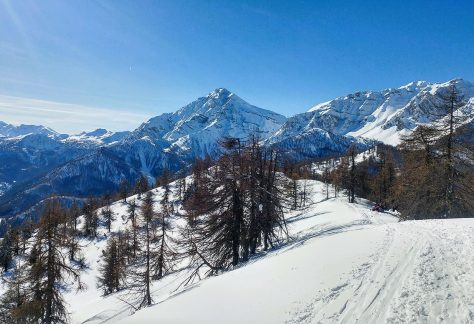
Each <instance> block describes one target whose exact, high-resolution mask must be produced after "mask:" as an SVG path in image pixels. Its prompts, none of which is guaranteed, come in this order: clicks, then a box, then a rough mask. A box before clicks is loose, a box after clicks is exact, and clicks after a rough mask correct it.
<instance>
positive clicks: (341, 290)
mask: <svg viewBox="0 0 474 324" xmlns="http://www.w3.org/2000/svg"><path fill="white" fill-rule="evenodd" d="M310 187H311V190H312V191H313V196H314V201H315V202H316V203H315V204H314V205H313V206H311V207H310V208H307V209H306V210H304V211H299V212H292V213H289V214H288V215H287V220H288V225H289V228H290V233H291V238H290V239H289V241H288V243H286V244H284V245H282V246H280V247H278V248H275V249H274V250H272V251H270V252H267V253H266V254H263V253H262V254H260V255H259V256H257V257H255V258H253V259H252V260H251V261H250V262H248V263H247V264H245V265H242V266H241V267H239V268H237V269H234V270H232V271H228V272H225V273H223V274H221V275H219V276H216V277H211V278H208V279H205V280H202V281H200V282H197V283H195V284H193V285H190V286H188V287H181V288H179V289H178V290H176V289H177V287H178V286H179V285H180V284H181V283H182V282H183V280H184V279H185V278H186V276H187V274H188V272H187V271H180V272H177V273H174V274H172V275H168V276H167V277H165V278H164V279H163V280H161V281H157V282H154V284H153V299H154V302H155V305H154V306H152V307H149V308H146V309H142V310H140V311H138V312H136V313H133V311H132V310H131V309H130V307H129V306H128V305H126V304H125V303H124V302H122V301H121V300H120V299H124V298H125V299H126V298H127V295H126V292H122V293H117V294H113V295H110V296H108V297H106V298H104V297H101V292H100V291H99V290H97V289H96V276H97V267H98V265H99V255H100V253H101V250H102V249H103V248H104V246H105V244H106V238H105V236H104V237H103V239H102V240H98V241H93V242H91V241H86V240H84V241H83V242H82V243H83V244H84V245H86V246H85V248H84V252H85V255H86V257H87V260H88V263H89V265H90V269H89V270H88V271H86V272H85V273H83V275H82V279H83V281H84V282H85V283H86V284H87V285H88V289H87V290H86V291H84V292H80V293H75V292H72V291H71V292H68V293H66V300H67V301H68V302H69V304H70V307H69V310H70V311H71V312H72V314H71V318H72V321H73V322H74V323H104V322H106V323H115V322H120V323H354V322H359V323H405V322H416V323H420V322H421V323H432V322H441V321H445V322H447V323H459V322H469V321H472V320H473V319H474V309H473V307H474V291H473V290H472V287H473V284H474V273H473V271H472V269H473V268H474V258H473V255H474V251H473V249H474V245H473V243H474V242H473V241H474V221H473V220H470V219H457V220H430V221H410V222H402V223H399V222H398V219H397V218H396V217H395V216H392V215H390V214H386V213H382V214H381V213H377V212H372V211H370V204H369V203H368V202H366V201H363V200H359V203H357V204H349V203H347V199H346V198H345V197H339V198H330V199H329V200H324V198H325V194H324V193H323V187H324V186H323V185H322V184H321V183H319V182H313V181H312V182H310ZM155 192H157V193H160V192H161V191H160V190H155ZM158 196H159V195H158V194H157V195H156V198H158ZM113 209H114V212H116V213H117V214H121V215H123V214H124V213H125V210H126V207H125V206H124V205H123V204H122V203H116V204H115V205H114V208H113ZM179 222H180V221H178V223H179ZM124 226H126V225H124V222H123V221H122V219H121V217H118V218H117V221H116V222H115V223H114V224H113V231H117V230H118V229H120V228H123V227H124ZM101 233H102V234H105V230H103V229H102V230H101ZM175 290H176V291H175Z"/></svg>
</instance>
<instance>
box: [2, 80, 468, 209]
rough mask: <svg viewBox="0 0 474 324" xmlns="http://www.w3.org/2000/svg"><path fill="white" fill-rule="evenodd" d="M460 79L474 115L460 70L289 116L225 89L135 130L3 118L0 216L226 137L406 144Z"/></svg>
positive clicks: (179, 161)
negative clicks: (66, 127)
mask: <svg viewBox="0 0 474 324" xmlns="http://www.w3.org/2000/svg"><path fill="white" fill-rule="evenodd" d="M452 85H455V86H456V88H457V90H458V91H459V92H460V93H461V94H462V95H463V96H464V99H465V101H466V103H465V105H464V106H463V107H462V108H461V109H460V112H459V113H461V114H465V115H466V116H469V115H471V116H472V114H473V113H474V84H472V83H470V82H469V81H466V80H463V79H454V80H450V81H448V82H444V83H429V82H426V81H418V82H412V83H409V84H407V85H405V86H402V87H399V88H390V89H385V90H382V91H363V92H356V93H353V94H349V95H346V96H343V97H339V98H336V99H334V100H331V101H328V102H324V103H321V104H318V105H315V106H314V107H312V108H310V109H309V110H307V111H306V112H304V113H300V114H297V115H294V116H292V117H289V118H287V117H285V116H282V115H280V114H277V113H275V112H272V111H270V110H266V109H262V108H258V107H255V106H253V105H251V104H249V103H247V102H246V101H244V100H243V99H241V98H240V97H238V96H237V95H236V94H234V93H232V92H230V91H228V90H226V89H224V88H219V89H216V90H214V91H212V92H211V93H209V94H208V95H207V96H205V97H201V98H198V99H197V100H195V101H193V102H192V103H190V104H188V105H186V106H184V107H182V108H181V109H179V110H177V111H176V112H174V113H165V114H162V115H159V116H157V117H154V118H151V119H150V120H148V121H146V122H144V123H143V124H142V125H140V126H139V127H138V128H137V129H135V130H134V131H132V132H128V131H124V132H110V131H107V130H105V129H97V130H95V131H93V132H83V133H80V134H77V135H67V134H59V133H57V132H55V131H54V130H52V129H49V128H47V127H44V126H33V125H20V126H13V125H9V124H6V123H3V122H0V217H13V216H22V215H25V214H27V213H34V212H35V210H36V208H38V207H39V206H41V201H42V200H43V199H45V198H46V197H47V196H49V195H51V194H53V193H55V194H58V195H59V196H61V197H62V198H63V199H64V200H68V201H71V200H73V199H84V198H85V197H87V196H88V195H97V194H100V193H103V192H105V191H110V190H112V189H113V188H116V187H117V186H118V185H119V183H120V182H121V181H122V180H124V179H126V180H128V181H129V182H130V183H133V182H134V181H136V180H137V179H138V177H139V176H140V175H145V176H147V177H149V178H150V181H152V179H154V178H155V177H156V176H158V175H159V174H160V173H161V172H162V171H163V169H165V168H169V169H171V170H173V171H177V170H180V169H183V168H186V167H187V166H189V165H190V163H191V162H192V161H193V160H194V159H195V158H196V157H200V158H203V157H206V156H211V157H217V156H218V155H219V154H220V147H219V144H218V140H219V139H220V138H223V137H239V138H246V137H249V136H250V135H256V136H258V137H259V138H261V140H262V141H263V143H264V144H265V145H268V146H272V147H276V148H278V149H280V150H281V151H282V152H284V153H287V156H289V157H291V158H292V159H296V160H298V159H306V158H324V157H327V156H334V155H340V154H342V153H344V152H345V151H347V149H348V148H349V147H350V146H351V145H352V144H353V143H355V144H356V145H357V147H358V148H359V150H364V149H366V148H368V147H371V146H373V145H374V144H376V143H378V142H382V143H385V144H389V145H397V144H398V143H399V142H400V136H401V135H403V134H406V133H408V132H409V131H410V130H413V129H414V128H415V127H416V126H417V125H419V124H424V123H431V122H435V121H436V120H437V119H440V118H441V117H440V115H439V111H437V109H439V102H440V100H441V99H440V98H441V96H442V95H443V94H444V93H445V92H446V91H449V89H450V87H451V86H452ZM468 122H471V123H472V120H470V119H468V118H466V123H468Z"/></svg>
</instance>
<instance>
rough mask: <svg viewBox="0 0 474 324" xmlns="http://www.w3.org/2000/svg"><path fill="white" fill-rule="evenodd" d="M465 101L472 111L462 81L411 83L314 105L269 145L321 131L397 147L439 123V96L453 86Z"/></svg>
mask: <svg viewBox="0 0 474 324" xmlns="http://www.w3.org/2000/svg"><path fill="white" fill-rule="evenodd" d="M453 84H454V85H455V86H456V89H457V90H458V91H459V92H460V93H461V94H462V95H463V96H464V98H465V99H466V100H467V104H466V106H465V107H464V108H463V109H464V111H465V112H471V113H472V111H473V110H474V84H472V83H471V82H469V81H466V80H463V79H454V80H451V81H448V82H444V83H429V82H426V81H418V82H411V83H409V84H407V85H405V86H402V87H399V88H397V89H392V88H390V89H385V90H382V91H363V92H356V93H353V94H349V95H346V96H343V97H339V98H336V99H334V100H331V101H328V102H324V103H321V104H318V105H315V106H314V107H312V108H311V109H309V110H308V111H307V112H305V113H302V114H298V115H296V116H293V117H291V118H289V119H288V121H287V122H286V123H285V125H283V127H282V128H281V129H279V130H278V131H277V132H276V133H275V135H274V136H273V137H272V138H271V141H272V142H278V141H280V140H282V139H285V138H289V137H292V136H296V135H300V134H305V133H307V132H314V131H315V130H316V129H321V130H324V131H326V132H329V133H333V134H336V135H349V136H353V137H364V138H368V139H373V140H377V141H381V142H384V143H386V144H392V145H396V144H398V143H399V142H400V135H401V134H406V133H407V132H409V131H410V130H413V129H414V128H415V127H416V126H417V125H418V124H422V123H430V122H433V121H435V120H436V119H439V118H440V117H439V115H440V113H439V111H436V107H437V104H438V103H439V101H440V95H442V94H443V93H445V92H446V91H448V90H449V88H450V87H451V86H452V85H453Z"/></svg>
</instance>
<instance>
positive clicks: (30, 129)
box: [0, 121, 59, 138]
mask: <svg viewBox="0 0 474 324" xmlns="http://www.w3.org/2000/svg"><path fill="white" fill-rule="evenodd" d="M30 134H42V135H59V134H58V133H57V132H56V131H54V130H52V129H51V128H49V127H45V126H38V125H24V124H21V125H18V126H16V125H12V124H7V123H5V122H3V121H0V138H1V137H17V136H25V135H30Z"/></svg>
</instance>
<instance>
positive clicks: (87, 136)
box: [64, 128, 131, 145]
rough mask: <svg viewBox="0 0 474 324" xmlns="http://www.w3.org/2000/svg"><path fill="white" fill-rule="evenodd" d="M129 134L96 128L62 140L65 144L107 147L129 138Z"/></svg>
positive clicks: (127, 132)
mask: <svg viewBox="0 0 474 324" xmlns="http://www.w3.org/2000/svg"><path fill="white" fill-rule="evenodd" d="M130 134H131V132H129V131H123V132H111V131H108V130H106V129H104V128H98V129H96V130H93V131H92V132H82V133H80V134H77V135H70V136H68V137H67V138H65V139H64V141H65V142H71V143H78V144H89V145H109V144H113V143H116V142H119V141H121V140H123V139H124V138H126V137H127V136H129V135H130Z"/></svg>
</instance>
